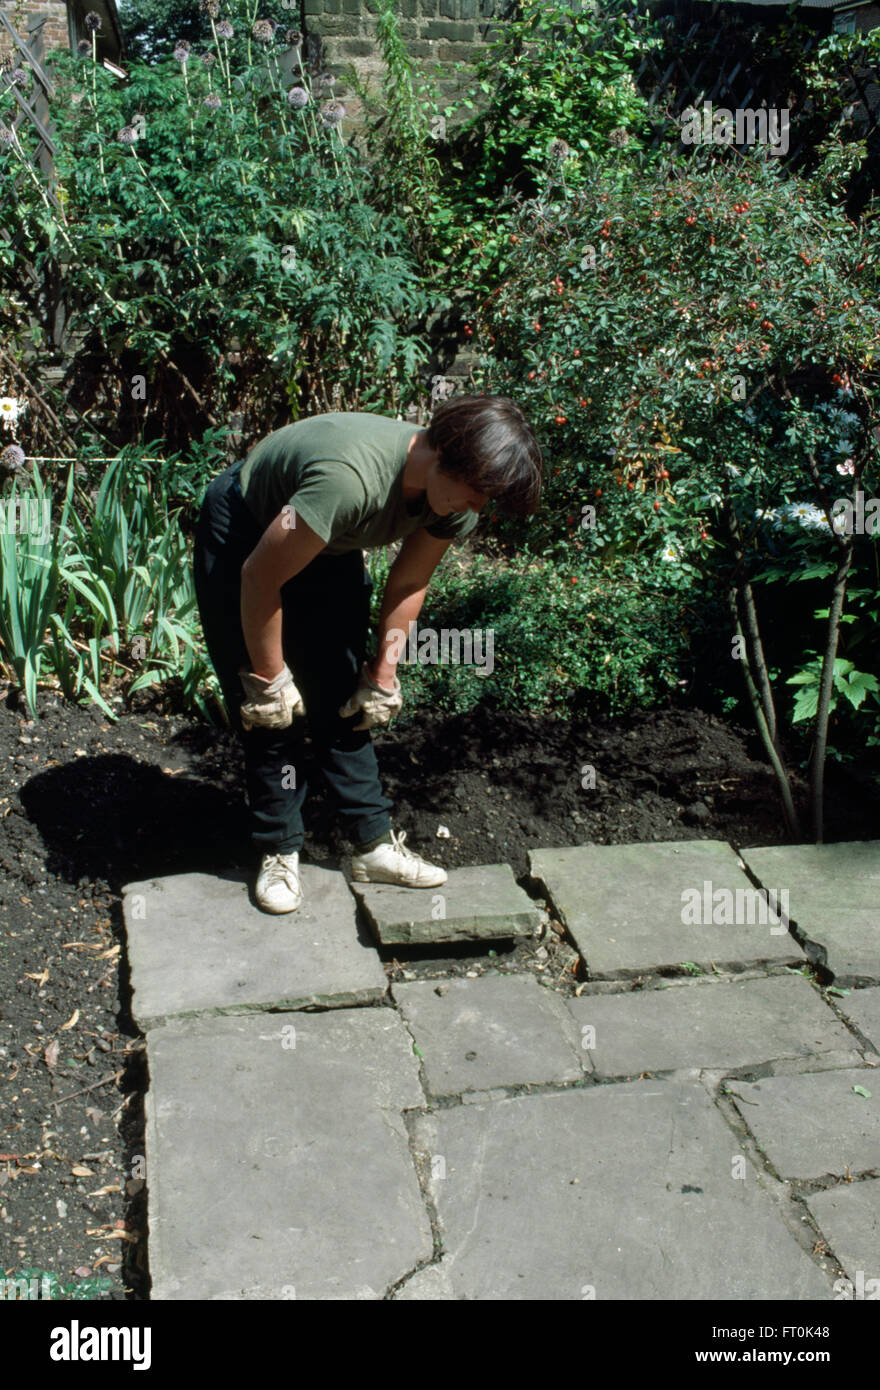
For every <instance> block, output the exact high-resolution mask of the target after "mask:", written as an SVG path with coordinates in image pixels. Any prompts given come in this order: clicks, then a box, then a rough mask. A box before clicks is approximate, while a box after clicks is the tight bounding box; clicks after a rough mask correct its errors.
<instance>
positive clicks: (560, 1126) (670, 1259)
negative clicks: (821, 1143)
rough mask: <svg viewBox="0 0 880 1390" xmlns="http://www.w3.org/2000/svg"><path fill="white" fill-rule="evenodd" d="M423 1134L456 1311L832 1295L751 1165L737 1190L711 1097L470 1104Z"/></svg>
mask: <svg viewBox="0 0 880 1390" xmlns="http://www.w3.org/2000/svg"><path fill="white" fill-rule="evenodd" d="M414 1127H415V1135H416V1142H417V1144H418V1145H419V1147H420V1148H421V1149H423V1151H424V1152H425V1154H428V1155H431V1156H433V1157H434V1160H435V1161H434V1162H433V1163H432V1165H431V1171H432V1174H433V1176H432V1177H431V1178H430V1180H429V1181H430V1190H431V1194H432V1196H433V1200H434V1202H435V1203H436V1207H437V1212H438V1217H439V1221H440V1225H441V1229H442V1242H443V1248H444V1254H443V1258H442V1260H441V1261H440V1268H441V1269H442V1271H443V1272H444V1273H445V1274H446V1276H447V1278H448V1282H447V1283H445V1289H446V1290H448V1291H451V1296H454V1297H455V1298H459V1299H461V1298H465V1299H472V1300H475V1299H479V1300H511V1299H514V1300H520V1299H521V1300H532V1299H541V1300H575V1301H581V1300H583V1299H584V1298H590V1297H595V1298H596V1299H600V1300H608V1299H627V1300H636V1299H651V1300H670V1301H678V1300H687V1299H695V1300H696V1299H711V1298H725V1299H744V1300H751V1299H757V1298H767V1299H774V1300H781V1301H789V1300H791V1299H827V1298H830V1297H831V1276H830V1274H829V1275H826V1274H823V1272H822V1270H821V1268H820V1267H819V1266H818V1264H817V1263H815V1262H814V1261H813V1260H812V1259H811V1257H810V1255H809V1253H808V1252H807V1250H805V1249H803V1248H802V1247H801V1246H800V1245H799V1244H798V1243H797V1242H796V1240H795V1239H794V1237H793V1236H792V1235H791V1234H790V1233H789V1231H788V1230H787V1229H786V1228H785V1226H784V1224H783V1222H782V1219H781V1217H780V1216H779V1215H778V1213H777V1209H776V1205H775V1203H774V1201H773V1199H772V1198H771V1197H770V1195H769V1194H768V1193H767V1192H765V1191H764V1190H763V1189H762V1188H761V1187H760V1186H759V1184H758V1181H757V1177H756V1175H755V1173H754V1170H753V1169H752V1168H751V1167H750V1165H748V1164H746V1165H745V1176H744V1177H742V1178H736V1177H734V1176H732V1159H733V1158H735V1157H738V1155H737V1145H736V1141H735V1140H734V1138H733V1136H732V1134H731V1131H730V1129H729V1128H728V1127H727V1125H726V1124H725V1122H724V1120H723V1118H722V1117H721V1115H720V1113H719V1111H718V1109H717V1108H716V1106H715V1105H713V1103H712V1100H711V1097H710V1096H709V1095H708V1094H707V1093H706V1091H705V1090H704V1089H703V1087H702V1086H701V1085H700V1084H699V1083H694V1082H691V1083H688V1082H683V1081H678V1080H675V1081H672V1080H670V1081H663V1082H651V1081H635V1082H631V1083H629V1084H618V1085H614V1084H612V1085H603V1086H589V1087H587V1088H585V1089H582V1088H577V1089H570V1090H567V1091H564V1092H561V1093H559V1094H556V1095H547V1094H545V1095H530V1096H520V1097H516V1098H513V1099H509V1100H502V1101H496V1102H493V1103H487V1104H485V1105H461V1106H455V1107H453V1108H451V1109H446V1110H435V1111H431V1112H420V1113H419V1114H418V1115H417V1116H416V1117H415V1121H414ZM441 1158H442V1160H443V1162H442V1163H441V1162H439V1159H441ZM444 1173H445V1176H441V1174H444ZM441 1287H444V1286H441ZM591 1291H592V1292H591ZM446 1296H449V1294H448V1293H447V1294H446Z"/></svg>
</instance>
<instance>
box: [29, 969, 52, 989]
mask: <svg viewBox="0 0 880 1390" xmlns="http://www.w3.org/2000/svg"><path fill="white" fill-rule="evenodd" d="M24 978H25V979H26V980H36V982H37V984H38V985H44V984H45V983H46V981H47V980H48V978H49V972H48V970H47V969H46V968H45V966H44V967H43V969H42V970H41V971H40V974H39V975H28V974H25V977H24Z"/></svg>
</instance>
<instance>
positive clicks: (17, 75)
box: [9, 68, 29, 87]
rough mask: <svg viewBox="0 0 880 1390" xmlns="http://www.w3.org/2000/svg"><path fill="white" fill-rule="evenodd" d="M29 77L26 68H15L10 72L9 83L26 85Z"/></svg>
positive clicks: (13, 85)
mask: <svg viewBox="0 0 880 1390" xmlns="http://www.w3.org/2000/svg"><path fill="white" fill-rule="evenodd" d="M28 81H29V78H28V74H27V73H26V72H25V70H24V68H13V69H12V71H11V73H10V74H9V84H10V86H12V87H26V86H27V84H28Z"/></svg>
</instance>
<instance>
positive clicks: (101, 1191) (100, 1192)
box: [87, 1186, 122, 1197]
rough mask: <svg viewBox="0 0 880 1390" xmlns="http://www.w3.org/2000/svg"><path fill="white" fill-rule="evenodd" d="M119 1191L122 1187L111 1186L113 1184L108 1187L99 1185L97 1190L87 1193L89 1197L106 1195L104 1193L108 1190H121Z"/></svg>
mask: <svg viewBox="0 0 880 1390" xmlns="http://www.w3.org/2000/svg"><path fill="white" fill-rule="evenodd" d="M121 1191H122V1188H121V1187H113V1186H110V1187H99V1188H98V1190H97V1192H89V1193H88V1194H87V1195H88V1196H89V1197H106V1195H107V1193H108V1192H121Z"/></svg>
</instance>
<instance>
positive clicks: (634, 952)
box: [529, 840, 804, 979]
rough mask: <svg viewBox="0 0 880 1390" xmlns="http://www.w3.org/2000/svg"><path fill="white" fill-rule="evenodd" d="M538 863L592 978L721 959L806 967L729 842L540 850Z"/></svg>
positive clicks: (535, 856)
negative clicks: (737, 922)
mask: <svg viewBox="0 0 880 1390" xmlns="http://www.w3.org/2000/svg"><path fill="white" fill-rule="evenodd" d="M529 864H530V868H531V872H532V874H533V876H534V877H535V878H536V879H538V880H539V881H540V882H541V883H542V884H543V886H544V888H545V889H546V892H547V893H548V895H549V897H550V900H551V901H552V902H553V904H554V905H555V907H556V909H557V911H558V912H559V914H560V915H561V918H562V920H563V922H564V923H565V925H566V926H567V928H568V930H569V931H570V933H571V935H572V937H573V938H574V941H575V943H576V945H577V948H578V950H579V951H580V953H581V955H582V956H583V958H584V960H585V961H586V964H587V969H588V970H589V972H590V976H591V978H593V979H596V978H600V977H604V978H610V979H614V978H625V977H627V976H633V975H641V974H648V973H651V972H653V971H656V970H659V969H663V968H664V967H668V966H675V965H682V964H684V963H685V962H688V961H690V962H694V963H696V964H699V965H701V966H702V967H703V968H704V969H708V968H710V967H711V965H712V963H713V962H714V963H715V964H717V965H725V966H729V967H746V966H751V965H756V964H758V963H759V962H774V963H778V964H783V963H792V964H795V963H796V964H801V963H803V960H804V953H803V951H802V950H801V948H800V946H799V945H798V944H797V942H796V941H795V939H794V937H793V936H791V935H790V933H789V932H788V930H787V923H786V920H785V917H784V915H783V917H782V920H776V919H774V917H773V916H772V913H771V912H770V910H769V909H770V908H771V907H772V902H768V899H767V897H766V895H765V896H764V898H763V899H760V898H759V897H757V896H756V889H755V887H754V885H753V884H752V883H751V882H750V881H749V879H748V877H747V876H746V874H745V873H744V872H743V870H742V868H741V867H740V864H739V859H738V856H737V854H736V852H735V851H734V850H733V849H732V848H731V846H730V845H729V844H727V843H726V841H723V840H670V841H660V842H656V843H650V844H630V845H582V846H578V847H576V848H564V849H540V850H531V851H530V852H529ZM770 886H771V887H775V886H776V885H775V884H774V885H770ZM737 892H738V893H739V894H740V899H739V900H738V899H737V897H736V894H737ZM716 894H719V895H720V896H718V897H717V898H716V897H715V895H716ZM692 913H693V914H694V915H695V916H696V917H697V920H696V921H692V920H690V917H691V914H692ZM740 916H741V918H742V922H741V924H740V925H737V924H736V921H735V919H736V918H739V917H740ZM762 918H763V920H762Z"/></svg>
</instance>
